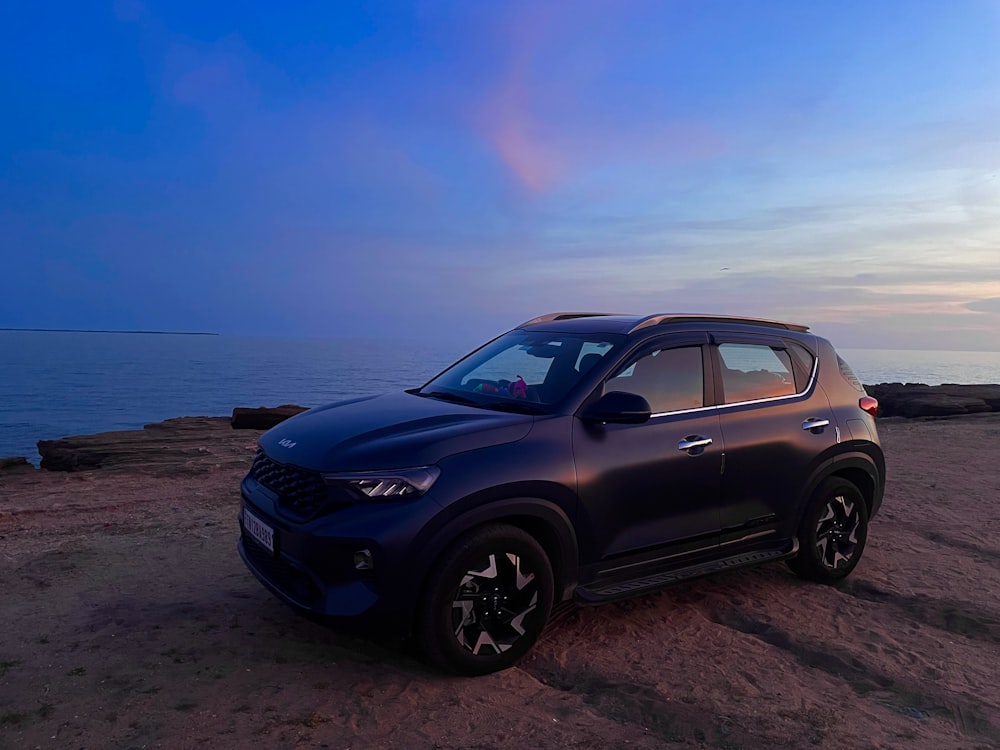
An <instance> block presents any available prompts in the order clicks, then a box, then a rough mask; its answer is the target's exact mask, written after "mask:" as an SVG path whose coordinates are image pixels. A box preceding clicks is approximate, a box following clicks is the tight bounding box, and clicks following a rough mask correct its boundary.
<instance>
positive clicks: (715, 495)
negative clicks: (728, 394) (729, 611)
mask: <svg viewBox="0 0 1000 750" xmlns="http://www.w3.org/2000/svg"><path fill="white" fill-rule="evenodd" d="M705 341H707V336H705V335H703V334H682V335H676V336H670V337H666V338H665V339H663V340H661V341H659V342H657V343H656V344H655V345H654V346H652V347H650V346H647V347H645V348H644V349H643V350H642V351H640V352H638V353H637V354H636V355H635V356H633V357H631V358H630V359H629V360H628V361H627V362H626V363H625V366H624V367H621V368H619V369H618V370H617V371H616V372H613V373H612V375H611V377H609V378H608V379H607V380H606V381H605V383H604V385H603V388H602V392H604V393H607V392H611V391H628V392H631V393H638V394H639V395H641V396H643V397H645V398H646V400H647V401H649V403H650V407H651V409H652V412H653V416H652V417H651V418H650V420H649V421H648V422H646V423H644V424H637V425H613V424H593V423H588V422H585V421H583V420H581V419H577V420H575V423H574V426H573V430H574V434H573V452H574V456H575V459H576V469H577V481H578V491H579V496H580V501H581V508H580V524H579V526H578V528H579V529H580V532H581V538H580V544H581V552H582V556H583V558H584V559H583V560H582V562H583V563H584V564H585V565H587V564H593V563H598V562H600V561H601V560H605V559H607V558H617V557H621V556H625V555H629V554H636V555H640V556H644V555H642V553H654V552H662V553H663V554H672V553H677V554H680V553H684V552H689V551H694V550H697V549H703V548H706V547H713V546H716V545H717V544H718V534H719V528H720V523H719V494H720V488H721V476H720V473H721V468H722V454H723V443H722V431H721V428H720V425H719V417H718V414H717V412H716V410H714V409H712V408H706V403H707V401H706V391H705V382H706V377H705V373H706V372H708V371H710V368H711V364H710V360H709V359H708V357H707V347H706V346H704V345H703V343H704V342H705Z"/></svg>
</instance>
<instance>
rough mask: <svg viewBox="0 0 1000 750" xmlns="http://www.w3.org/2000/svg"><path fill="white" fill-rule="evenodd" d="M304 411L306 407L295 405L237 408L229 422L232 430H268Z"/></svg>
mask: <svg viewBox="0 0 1000 750" xmlns="http://www.w3.org/2000/svg"><path fill="white" fill-rule="evenodd" d="M305 410H306V407H304V406H296V405H295V404H284V405H283V406H261V407H258V408H256V409H249V408H247V407H244V406H237V407H236V408H235V409H233V416H232V417H231V418H230V420H229V421H230V424H231V425H232V427H233V429H234V430H270V429H271V428H272V427H274V426H275V425H276V424H279V423H281V422H284V421H285V420H286V419H288V418H289V417H294V416H295V415H296V414H298V413H300V412H303V411H305Z"/></svg>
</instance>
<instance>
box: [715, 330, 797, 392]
mask: <svg viewBox="0 0 1000 750" xmlns="http://www.w3.org/2000/svg"><path fill="white" fill-rule="evenodd" d="M719 356H720V357H721V358H722V386H723V388H724V390H725V392H726V403H727V404H734V403H738V402H740V401H756V400H757V399H762V398H774V397H775V396H788V395H791V394H793V393H795V378H794V377H793V375H792V361H791V358H790V357H789V356H788V352H787V351H785V350H784V349H772V348H771V347H769V346H764V345H762V344H722V345H720V346H719Z"/></svg>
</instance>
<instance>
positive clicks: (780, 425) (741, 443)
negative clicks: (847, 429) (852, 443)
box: [713, 334, 838, 546]
mask: <svg viewBox="0 0 1000 750" xmlns="http://www.w3.org/2000/svg"><path fill="white" fill-rule="evenodd" d="M713 340H714V343H715V346H714V347H713V356H714V358H715V364H716V368H715V369H716V373H717V384H718V387H719V389H720V393H719V400H720V404H721V405H720V407H719V415H720V427H721V430H722V434H723V437H724V439H725V443H726V456H725V468H724V471H723V477H722V491H721V496H722V497H721V507H720V522H721V527H722V529H721V539H720V541H721V543H722V544H723V545H724V546H725V545H737V544H739V543H741V542H745V543H747V544H757V543H759V542H760V541H763V540H765V539H767V538H774V539H776V540H777V539H779V538H780V539H784V538H788V537H791V536H792V535H793V534H794V533H795V519H796V515H795V511H796V504H797V502H798V500H799V495H800V492H801V490H802V487H803V485H804V484H805V482H806V479H807V477H808V476H809V474H810V473H811V470H812V468H813V467H814V466H815V465H816V464H817V463H818V462H819V461H820V460H822V458H821V456H822V454H824V453H825V452H826V451H827V449H829V448H832V447H833V446H835V445H836V443H837V442H838V434H837V427H836V421H835V418H834V414H833V410H832V409H831V407H830V402H829V400H828V399H827V397H826V395H825V394H824V393H823V391H822V390H821V389H820V388H818V387H817V385H816V383H815V360H814V358H813V355H812V354H811V353H810V352H808V351H807V350H805V348H804V347H802V346H800V345H798V344H795V343H794V342H790V341H786V340H785V339H782V338H780V337H770V336H753V335H745V334H713Z"/></svg>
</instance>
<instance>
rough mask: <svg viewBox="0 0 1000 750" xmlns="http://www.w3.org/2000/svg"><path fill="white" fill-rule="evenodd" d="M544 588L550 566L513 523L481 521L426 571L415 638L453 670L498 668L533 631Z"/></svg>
mask: <svg viewBox="0 0 1000 750" xmlns="http://www.w3.org/2000/svg"><path fill="white" fill-rule="evenodd" d="M552 592H553V581H552V567H551V565H550V563H549V559H548V557H547V556H546V554H545V551H544V550H543V549H542V547H541V545H539V544H538V542H537V541H535V539H534V537H532V536H531V535H530V534H528V533H527V532H525V531H523V530H521V529H519V528H516V527H514V526H507V525H503V524H493V525H490V526H484V527H483V528H480V529H477V530H476V531H473V532H471V533H470V534H468V535H467V536H465V537H463V538H461V539H460V540H459V541H458V542H456V543H455V545H454V546H453V547H452V548H451V549H450V550H449V551H448V552H447V553H446V554H445V555H444V557H443V558H442V559H441V560H440V562H439V563H438V564H437V566H436V568H435V569H434V571H433V572H432V573H431V575H430V578H429V581H428V586H427V590H426V593H425V596H426V597H427V598H426V601H425V602H424V606H423V608H422V611H421V614H420V621H419V622H418V633H419V638H420V644H421V646H422V648H423V650H424V652H425V653H426V654H427V655H428V656H429V657H430V659H431V660H432V661H434V662H435V663H437V664H438V665H439V666H442V667H444V668H445V669H448V670H450V671H453V672H458V673H460V674H467V675H477V674H487V673H489V672H496V671H498V670H501V669H506V668H507V667H510V666H513V665H514V664H515V663H516V662H517V661H518V660H519V659H520V658H521V657H522V656H524V655H525V654H526V653H527V652H528V650H529V649H530V648H531V647H532V645H534V643H535V641H536V640H537V639H538V636H539V635H540V634H541V632H542V629H543V628H544V627H545V623H546V621H547V620H548V616H549V612H550V610H551V608H552Z"/></svg>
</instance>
